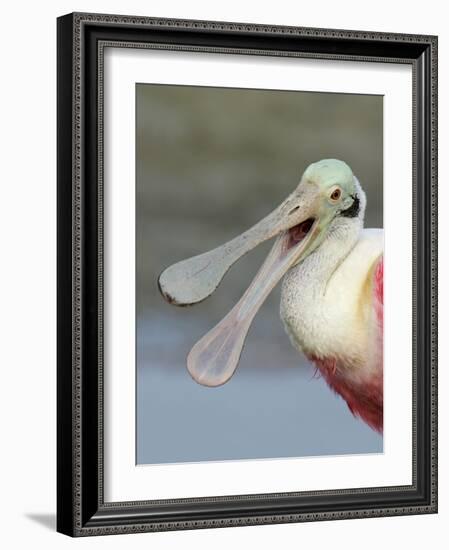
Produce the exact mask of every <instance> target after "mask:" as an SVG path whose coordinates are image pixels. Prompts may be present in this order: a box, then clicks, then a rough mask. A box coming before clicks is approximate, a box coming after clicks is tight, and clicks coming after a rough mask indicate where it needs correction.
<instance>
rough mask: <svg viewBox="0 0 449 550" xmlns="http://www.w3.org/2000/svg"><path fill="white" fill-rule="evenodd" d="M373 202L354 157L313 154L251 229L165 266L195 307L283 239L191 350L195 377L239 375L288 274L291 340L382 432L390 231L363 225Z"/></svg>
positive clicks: (162, 280) (166, 276)
mask: <svg viewBox="0 0 449 550" xmlns="http://www.w3.org/2000/svg"><path fill="white" fill-rule="evenodd" d="M366 204H367V198H366V194H365V192H364V191H363V189H362V186H361V184H360V182H359V180H358V179H357V177H356V176H355V175H354V174H353V172H352V170H351V168H350V167H349V166H348V164H346V163H345V162H344V161H342V160H338V159H323V160H320V161H317V162H313V163H312V164H310V165H309V166H308V167H307V168H306V169H305V171H304V173H303V175H302V177H301V179H300V181H299V184H298V185H297V187H296V189H295V190H294V191H293V192H292V193H291V194H290V195H289V196H288V197H287V198H286V199H285V200H284V201H283V202H282V203H281V204H280V205H279V206H278V207H277V208H275V209H274V210H273V211H272V212H271V213H270V214H268V215H267V216H266V217H265V218H263V219H262V220H261V221H259V222H258V223H256V224H255V225H254V226H253V227H251V228H250V229H248V230H247V231H245V232H244V233H242V234H241V235H239V236H237V237H235V238H234V239H232V240H231V241H228V242H227V243H225V244H223V245H221V246H218V247H217V248H215V249H213V250H210V251H208V252H205V253H202V254H199V255H197V256H194V257H192V258H188V259H186V260H182V261H180V262H177V263H175V264H173V265H171V266H170V267H168V268H167V269H165V270H164V271H163V272H162V273H161V275H160V276H159V279H158V285H159V290H160V292H161V293H162V295H163V297H164V298H165V299H166V301H167V302H169V303H170V304H174V305H178V306H185V305H192V304H195V303H198V302H201V301H203V300H204V299H206V298H207V297H208V296H210V295H211V294H212V293H213V292H214V290H215V289H216V288H217V287H218V285H219V284H220V282H221V280H222V278H223V277H224V275H225V273H226V272H227V271H228V269H229V268H230V267H231V266H232V265H233V264H234V263H235V262H236V261H237V260H238V259H239V258H240V257H242V256H243V255H244V254H246V253H247V252H248V251H250V250H251V249H253V248H254V247H255V246H257V245H258V244H260V243H261V242H263V241H266V240H268V239H272V238H274V239H275V242H274V244H273V247H272V248H271V251H270V252H269V254H268V256H267V258H266V260H265V261H264V263H263V264H262V266H261V267H260V269H259V271H258V272H257V274H256V276H255V277H254V279H253V281H252V283H251V284H250V286H249V287H248V289H247V290H246V291H245V293H244V294H243V296H242V297H241V299H240V300H239V301H238V302H237V304H236V305H235V306H234V307H233V308H232V309H231V311H230V312H229V313H228V314H227V315H226V316H225V317H224V318H223V319H222V320H221V321H220V322H219V323H218V324H217V325H216V326H215V327H213V328H212V329H211V330H210V331H209V332H208V333H206V334H205V335H204V336H203V337H202V338H201V339H200V340H199V341H198V342H197V343H196V344H195V345H194V346H193V347H192V349H191V351H190V353H189V354H188V356H187V369H188V371H189V373H190V375H191V376H192V378H193V379H194V380H195V381H196V382H198V383H199V384H202V385H205V386H209V387H216V386H220V385H222V384H224V383H226V382H227V381H228V380H229V379H230V378H231V377H232V375H233V374H234V372H235V370H236V368H237V366H238V363H239V359H240V356H241V353H242V350H243V346H244V343H245V339H246V335H247V333H248V330H249V328H250V326H251V323H252V321H253V319H254V317H255V315H256V313H257V312H258V310H259V308H260V307H261V305H262V303H263V302H264V300H265V299H266V297H267V296H268V295H269V293H270V292H271V291H272V289H273V288H274V287H275V286H276V285H277V284H278V283H279V282H280V281H281V280H282V287H281V299H280V318H281V320H282V323H283V325H284V328H285V331H286V332H287V334H288V336H289V338H290V341H291V343H292V345H293V346H294V347H295V348H296V349H297V350H298V351H300V352H302V353H303V354H304V355H305V356H306V357H307V358H308V359H309V361H310V362H311V363H312V364H313V365H314V366H315V369H316V372H318V373H319V374H320V375H321V376H322V377H323V379H324V380H325V382H326V383H327V384H328V386H329V387H330V389H331V390H332V391H333V392H335V393H336V394H337V395H339V396H341V398H342V399H343V400H344V401H345V402H346V404H347V406H348V407H349V410H350V411H351V412H352V414H353V415H354V416H355V417H358V418H359V419H360V420H361V421H363V422H365V423H366V424H367V425H368V426H369V427H370V428H372V429H373V430H375V431H377V432H379V433H382V431H383V264H384V262H383V257H384V253H383V249H384V236H383V229H381V228H364V216H365V210H366Z"/></svg>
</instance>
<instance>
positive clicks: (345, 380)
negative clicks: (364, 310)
mask: <svg viewBox="0 0 449 550" xmlns="http://www.w3.org/2000/svg"><path fill="white" fill-rule="evenodd" d="M383 267H384V262H383V256H381V257H380V259H379V260H378V261H377V263H376V266H375V269H374V273H373V279H372V298H373V306H374V311H375V316H376V321H377V335H378V347H379V349H381V348H382V345H383ZM308 358H309V359H310V360H311V361H312V362H313V363H314V365H315V366H316V367H317V369H318V370H319V372H320V373H321V375H322V376H323V378H324V379H325V380H326V382H327V384H328V385H329V386H330V388H331V389H332V390H333V391H334V392H335V393H337V394H339V395H341V397H342V398H343V399H344V400H345V401H346V403H347V405H348V407H349V410H350V411H351V412H352V414H353V415H354V416H357V417H360V418H361V419H362V420H363V421H364V422H366V423H367V424H368V425H369V426H371V428H373V429H374V430H376V431H377V432H380V433H381V432H382V431H383V354H379V357H378V360H377V362H378V364H377V365H376V369H375V371H374V373H372V374H370V376H369V377H368V378H367V379H359V378H353V377H352V376H351V375H350V374H348V373H350V372H351V371H350V370H349V371H348V369H345V368H344V365H342V367H343V368H339V361H338V360H337V359H335V358H330V357H326V358H325V359H323V358H318V357H315V356H313V355H308ZM340 361H341V360H340Z"/></svg>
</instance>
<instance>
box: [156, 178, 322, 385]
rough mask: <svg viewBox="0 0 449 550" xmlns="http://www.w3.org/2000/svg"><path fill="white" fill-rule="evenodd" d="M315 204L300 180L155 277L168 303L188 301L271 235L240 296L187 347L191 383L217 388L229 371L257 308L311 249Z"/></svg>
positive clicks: (313, 191)
mask: <svg viewBox="0 0 449 550" xmlns="http://www.w3.org/2000/svg"><path fill="white" fill-rule="evenodd" d="M319 206H320V196H319V190H318V187H317V186H316V185H315V184H313V183H308V182H301V183H300V184H299V185H298V187H297V188H296V190H295V191H294V192H293V193H292V194H291V195H289V196H288V197H287V199H286V200H285V201H284V202H283V203H282V204H281V205H280V206H278V207H277V208H276V209H275V210H274V211H273V212H272V213H271V214H269V215H268V216H266V217H265V218H263V219H262V220H261V221H260V222H259V223H257V224H256V225H255V226H253V227H252V228H251V229H248V230H247V231H245V232H244V233H242V234H241V235H239V236H238V237H236V238H235V239H233V240H231V241H229V242H227V243H225V244H223V245H222V246H220V247H218V248H215V249H213V250H211V251H209V252H206V253H204V254H201V255H199V256H194V257H193V258H189V259H187V260H183V261H181V262H178V263H176V264H174V265H172V266H171V267H169V268H167V269H166V270H165V271H164V272H163V273H162V274H161V275H160V277H159V288H160V291H161V293H162V294H163V296H164V297H165V299H166V300H167V301H168V302H170V303H172V304H175V305H188V304H194V303H197V302H200V301H202V300H204V299H205V298H207V297H208V296H209V295H210V294H212V292H213V291H214V290H215V289H216V288H217V286H218V284H219V283H220V281H221V279H222V278H223V276H224V274H225V273H226V272H227V270H228V269H229V268H230V267H231V265H232V264H233V263H234V262H235V261H237V260H238V259H239V258H240V257H242V256H243V255H244V254H245V253H246V252H248V251H249V250H251V249H252V248H254V247H255V246H257V245H258V244H260V243H262V242H264V241H266V240H267V239H270V238H272V237H275V236H277V239H276V241H275V243H274V245H273V247H272V249H271V251H270V253H269V254H268V256H267V258H266V260H265V262H264V263H263V265H262V267H261V268H260V269H259V271H258V273H257V275H256V276H255V278H254V279H253V281H252V283H251V284H250V286H249V287H248V289H247V290H246V292H245V293H244V295H243V296H242V298H241V299H240V300H239V301H238V302H237V304H236V305H235V306H234V307H233V308H232V310H231V311H230V312H229V313H228V314H227V315H226V317H224V318H223V319H222V321H220V322H219V323H218V324H217V325H216V326H215V327H214V328H213V329H211V330H210V331H209V332H208V333H207V334H206V335H205V336H203V338H201V340H199V341H198V342H197V343H196V344H195V345H194V346H193V348H192V349H191V351H190V353H189V355H188V357H187V368H188V370H189V372H190V374H191V376H192V377H193V378H194V380H195V381H196V382H198V383H200V384H203V385H205V386H220V385H222V384H224V383H225V382H227V381H228V380H229V379H230V378H231V376H232V375H233V374H234V371H235V369H236V368H237V365H238V361H239V358H240V354H241V352H242V348H243V344H244V342H245V338H246V335H247V333H248V330H249V327H250V325H251V322H252V320H253V319H254V316H255V315H256V313H257V311H258V310H259V308H260V307H261V305H262V304H263V302H264V301H265V299H266V298H267V296H268V295H269V293H270V292H271V291H272V290H273V288H274V287H275V286H276V285H277V283H278V282H279V281H280V280H281V279H282V277H283V276H284V274H285V273H286V272H287V271H288V270H289V269H290V268H291V267H292V266H294V265H295V264H297V263H298V262H300V261H301V260H302V259H304V258H305V256H307V255H308V254H309V253H310V252H311V251H312V250H313V249H314V248H315V246H314V245H316V242H317V238H318V236H319V234H321V233H322V227H321V225H322V224H321V223H320V217H319ZM323 221H324V220H323Z"/></svg>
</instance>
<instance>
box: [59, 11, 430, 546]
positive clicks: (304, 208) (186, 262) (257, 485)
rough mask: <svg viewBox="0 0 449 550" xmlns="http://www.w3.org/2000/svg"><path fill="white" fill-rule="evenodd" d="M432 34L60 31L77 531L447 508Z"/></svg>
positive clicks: (67, 467)
mask: <svg viewBox="0 0 449 550" xmlns="http://www.w3.org/2000/svg"><path fill="white" fill-rule="evenodd" d="M436 132H437V38H436V37H434V36H423V35H402V34H382V33H372V32H362V31H346V30H344V31H343V30H330V29H311V28H296V27H272V26H264V25H253V24H243V23H220V22H207V21H206V22H205V21H185V20H182V21H181V20H172V19H154V18H149V17H131V16H130V17H127V16H114V15H101V14H83V13H77V14H70V15H66V16H63V17H61V18H59V19H58V525H57V528H58V530H59V531H60V532H62V533H65V534H68V535H71V536H87V535H102V534H116V533H131V532H142V531H161V530H174V529H194V528H210V527H225V526H238V525H257V524H266V523H282V522H301V521H315V520H330V519H339V518H363V517H372V516H385V515H400V514H418V513H432V512H436V511H437V471H436V467H437V466H436V465H437V412H436V410H437V396H436V392H437V372H436V368H437V365H436V346H437V341H436V323H437V320H436V311H437V299H436V292H437V279H436V259H437V234H436V200H437V169H436V166H437V164H436V163H437V133H436Z"/></svg>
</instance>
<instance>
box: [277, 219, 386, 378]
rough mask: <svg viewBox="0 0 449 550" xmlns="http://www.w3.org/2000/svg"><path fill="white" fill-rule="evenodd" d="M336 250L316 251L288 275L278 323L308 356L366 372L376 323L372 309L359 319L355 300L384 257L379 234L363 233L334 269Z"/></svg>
mask: <svg viewBox="0 0 449 550" xmlns="http://www.w3.org/2000/svg"><path fill="white" fill-rule="evenodd" d="M337 246H338V244H336V243H330V244H329V245H328V246H325V247H320V250H319V251H317V252H318V253H316V254H312V255H311V256H309V257H308V258H306V260H304V262H302V263H301V264H299V265H298V266H296V267H294V268H293V269H291V270H290V271H289V272H288V273H287V275H286V276H285V278H284V282H283V286H282V295H281V311H280V312H281V318H282V320H283V322H284V326H285V329H286V331H287V333H288V334H289V336H290V339H291V341H292V343H293V344H294V345H295V347H297V348H299V349H300V350H302V351H304V352H305V353H306V354H307V355H313V356H316V357H320V358H326V357H334V358H337V359H338V358H341V359H342V363H344V364H345V365H346V366H347V367H350V366H351V365H354V366H355V367H356V366H357V365H360V364H362V363H363V364H364V366H365V367H367V368H365V371H369V370H370V369H369V365H366V363H367V361H368V362H370V363H373V365H374V364H375V363H376V358H375V357H374V355H373V353H374V351H373V350H372V349H370V347H372V346H370V342H371V343H372V342H373V341H374V339H373V338H372V330H375V329H374V328H373V323H375V320H374V319H375V317H374V312H373V311H372V308H371V307H370V310H369V311H365V312H364V313H363V312H362V313H363V315H362V316H361V314H360V300H359V298H360V294H361V292H362V288H363V285H364V283H365V281H366V277H367V274H368V271H369V270H370V268H371V267H372V266H373V264H374V262H375V261H376V259H378V258H379V256H380V255H381V254H382V252H383V230H382V229H363V230H362V231H361V233H360V237H359V239H358V241H357V243H356V244H355V246H354V247H353V248H352V250H351V251H350V252H349V253H348V254H347V256H346V257H345V258H344V259H343V261H342V262H341V263H340V264H339V265H338V261H336V260H335V256H336V254H337V250H336V248H337ZM336 265H337V268H336ZM370 306H371V304H370ZM365 309H366V308H365ZM376 353H378V352H376ZM368 357H370V359H368Z"/></svg>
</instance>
